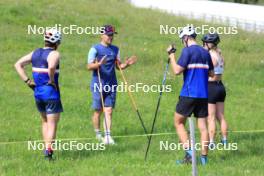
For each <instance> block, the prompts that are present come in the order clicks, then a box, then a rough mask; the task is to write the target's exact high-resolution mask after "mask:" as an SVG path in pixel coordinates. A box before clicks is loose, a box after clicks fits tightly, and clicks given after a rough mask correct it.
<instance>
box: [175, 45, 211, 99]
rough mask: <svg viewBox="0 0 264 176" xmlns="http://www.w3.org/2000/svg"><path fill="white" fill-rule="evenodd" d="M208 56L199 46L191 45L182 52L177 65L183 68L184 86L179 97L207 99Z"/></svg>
mask: <svg viewBox="0 0 264 176" xmlns="http://www.w3.org/2000/svg"><path fill="white" fill-rule="evenodd" d="M210 59H211V57H210V54H209V53H208V51H206V50H205V49H204V48H202V47H201V46H199V45H191V46H189V47H186V48H184V49H183V51H182V55H181V57H180V59H179V61H178V64H179V65H180V66H182V67H184V68H186V69H185V70H184V73H183V74H184V84H183V87H182V91H181V93H180V96H184V97H192V98H207V97H208V88H207V87H208V86H207V84H208V70H209V62H210Z"/></svg>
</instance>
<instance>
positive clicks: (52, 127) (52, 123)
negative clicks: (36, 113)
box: [46, 113, 60, 149]
mask: <svg viewBox="0 0 264 176" xmlns="http://www.w3.org/2000/svg"><path fill="white" fill-rule="evenodd" d="M59 119H60V113H56V114H47V126H48V131H47V134H46V148H47V149H49V148H51V144H52V143H53V142H54V139H55V138H56V130H57V124H58V121H59Z"/></svg>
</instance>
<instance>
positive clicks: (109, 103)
mask: <svg viewBox="0 0 264 176" xmlns="http://www.w3.org/2000/svg"><path fill="white" fill-rule="evenodd" d="M92 94H93V105H92V108H93V109H95V110H101V109H102V100H101V96H100V92H92ZM103 98H104V106H105V107H112V108H114V107H115V101H116V92H107V93H103Z"/></svg>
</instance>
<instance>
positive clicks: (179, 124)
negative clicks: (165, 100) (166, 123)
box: [174, 112, 189, 149]
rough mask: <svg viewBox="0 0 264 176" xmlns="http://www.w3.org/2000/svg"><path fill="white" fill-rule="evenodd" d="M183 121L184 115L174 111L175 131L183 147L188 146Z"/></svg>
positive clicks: (186, 147)
mask: <svg viewBox="0 0 264 176" xmlns="http://www.w3.org/2000/svg"><path fill="white" fill-rule="evenodd" d="M185 121H186V117H184V116H182V115H181V114H179V113H177V112H175V113H174V126H175V128H176V132H177V134H178V136H179V138H180V141H181V143H182V144H183V147H184V148H185V149H188V148H189V137H188V133H187V131H186V129H185V126H184V125H185Z"/></svg>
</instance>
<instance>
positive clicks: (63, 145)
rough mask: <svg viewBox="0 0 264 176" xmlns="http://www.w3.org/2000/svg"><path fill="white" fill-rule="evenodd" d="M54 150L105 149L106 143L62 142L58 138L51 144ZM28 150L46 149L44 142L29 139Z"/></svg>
mask: <svg viewBox="0 0 264 176" xmlns="http://www.w3.org/2000/svg"><path fill="white" fill-rule="evenodd" d="M51 149H52V150H60V151H62V150H89V151H102V150H105V149H106V147H105V144H104V143H82V142H78V141H67V142H62V141H60V140H56V141H55V142H54V143H52V144H51ZM28 150H45V144H44V143H43V142H37V141H28Z"/></svg>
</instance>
